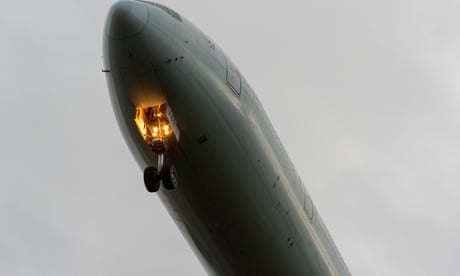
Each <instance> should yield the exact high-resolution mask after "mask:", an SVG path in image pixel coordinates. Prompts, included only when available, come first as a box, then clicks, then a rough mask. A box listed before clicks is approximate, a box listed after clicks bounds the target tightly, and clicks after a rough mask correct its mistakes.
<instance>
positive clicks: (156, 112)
mask: <svg viewBox="0 0 460 276" xmlns="http://www.w3.org/2000/svg"><path fill="white" fill-rule="evenodd" d="M160 110H161V108H160V106H159V105H158V106H151V107H147V108H142V107H138V108H136V115H135V117H134V122H136V126H137V128H138V130H139V133H140V134H141V136H142V138H143V139H144V141H145V142H146V143H147V144H149V145H153V144H154V142H156V141H163V140H166V139H167V138H168V137H169V136H170V135H171V133H172V131H171V127H170V125H169V122H168V119H167V116H166V114H164V113H162V112H161V111H160ZM163 110H164V109H163Z"/></svg>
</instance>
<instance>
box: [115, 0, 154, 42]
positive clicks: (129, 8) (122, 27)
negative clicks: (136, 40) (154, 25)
mask: <svg viewBox="0 0 460 276" xmlns="http://www.w3.org/2000/svg"><path fill="white" fill-rule="evenodd" d="M148 18H149V11H148V8H147V7H146V5H145V4H144V3H140V2H136V1H119V2H116V3H115V4H113V5H112V7H111V8H110V11H109V15H108V20H109V22H107V23H108V27H109V30H108V33H109V36H110V37H111V38H112V39H127V38H131V37H134V36H136V35H139V34H140V33H141V32H142V31H143V30H144V28H145V25H146V24H147V20H148Z"/></svg>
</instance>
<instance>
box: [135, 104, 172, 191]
mask: <svg viewBox="0 0 460 276" xmlns="http://www.w3.org/2000/svg"><path fill="white" fill-rule="evenodd" d="M134 121H135V123H136V125H137V128H138V130H139V133H140V134H141V136H142V138H143V139H144V141H145V142H146V144H147V145H149V146H150V149H151V150H152V151H153V152H154V153H155V154H156V155H157V166H156V167H155V166H149V167H147V168H145V169H144V184H145V187H146V188H147V191H149V192H151V193H153V192H157V191H158V190H159V189H160V184H161V183H163V186H164V187H165V188H166V189H168V190H171V189H174V188H175V187H176V185H177V175H176V169H175V168H174V167H173V166H172V165H171V164H169V162H165V154H166V141H167V140H168V138H169V137H170V136H171V133H172V132H173V129H174V126H175V119H174V116H173V115H172V111H171V110H170V109H169V107H168V106H167V104H166V103H165V104H161V105H158V106H151V107H146V108H142V107H138V108H136V115H135V117H134ZM175 130H176V131H178V129H177V128H175ZM174 132H175V131H174ZM178 137H179V136H178V133H176V139H179V138H178Z"/></svg>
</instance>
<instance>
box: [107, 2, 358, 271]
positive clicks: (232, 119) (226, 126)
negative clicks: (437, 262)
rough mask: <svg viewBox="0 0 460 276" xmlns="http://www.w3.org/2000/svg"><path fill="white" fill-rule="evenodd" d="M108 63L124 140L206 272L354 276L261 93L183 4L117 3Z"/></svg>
mask: <svg viewBox="0 0 460 276" xmlns="http://www.w3.org/2000/svg"><path fill="white" fill-rule="evenodd" d="M103 62H104V65H103V66H104V67H103V72H104V73H105V75H106V80H107V84H108V90H109V94H110V98H111V102H112V106H113V109H114V113H115V116H116V118H117V122H118V125H119V127H120V130H121V132H122V134H123V137H124V139H125V141H126V143H127V145H128V147H129V149H130V151H131V153H132V154H133V156H134V158H135V160H136V161H137V163H138V165H139V167H140V168H141V169H142V171H143V180H144V184H145V187H146V189H147V191H148V192H155V193H156V194H157V195H158V196H159V198H160V200H161V201H162V203H163V204H164V205H165V206H166V208H167V210H168V212H169V214H170V216H171V217H172V219H173V220H174V222H175V223H176V225H177V226H178V228H179V229H180V231H181V232H182V234H183V235H184V236H185V237H186V239H187V241H188V243H189V244H190V246H191V247H192V249H193V250H194V252H195V254H196V255H197V256H198V258H199V260H200V262H201V263H202V265H203V266H204V268H205V269H206V271H207V273H208V274H209V275H351V274H350V272H349V270H348V268H347V266H346V264H345V263H344V261H343V259H342V257H341V255H340V253H339V252H338V250H337V248H336V246H335V244H334V242H333V240H332V238H331V236H330V234H329V233H328V231H327V229H326V226H325V225H324V223H323V222H322V219H321V217H320V216H319V214H318V211H317V210H316V208H315V206H314V204H313V202H312V200H311V197H310V195H309V194H308V192H307V191H306V190H305V187H304V184H303V183H302V180H301V179H300V177H299V175H298V173H297V172H296V169H295V168H294V165H293V163H292V162H291V160H290V158H289V156H288V154H287V153H286V151H285V149H284V148H283V146H282V144H281V142H280V139H279V138H278V136H277V134H276V132H275V130H274V128H273V127H272V125H271V123H270V121H269V119H268V117H267V115H266V113H265V111H264V109H263V107H262V105H261V104H260V102H259V100H258V98H257V96H256V94H255V92H254V91H253V89H252V88H251V86H250V85H249V83H248V82H247V80H246V79H245V78H244V76H243V75H242V74H241V73H240V72H239V70H238V69H237V67H236V66H235V64H234V63H233V62H232V61H231V60H230V58H229V57H228V56H227V55H225V53H224V52H223V51H222V49H221V48H220V47H219V46H218V45H217V44H216V43H215V42H214V41H213V40H212V39H211V38H209V37H208V36H207V35H206V34H204V33H203V32H202V31H200V30H199V29H198V28H197V27H195V26H194V25H193V24H192V23H191V22H190V21H188V20H187V19H186V18H185V17H183V16H182V15H180V14H179V13H177V12H175V11H174V10H172V9H170V8H168V7H166V6H164V5H161V4H158V3H152V2H147V1H135V0H123V1H119V2H115V3H114V4H113V5H112V6H111V8H110V10H109V12H108V15H107V18H106V22H105V27H104V37H103Z"/></svg>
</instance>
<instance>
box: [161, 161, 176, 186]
mask: <svg viewBox="0 0 460 276" xmlns="http://www.w3.org/2000/svg"><path fill="white" fill-rule="evenodd" d="M161 181H162V182H163V186H164V187H165V188H166V189H168V190H172V189H174V188H176V187H177V172H176V168H175V167H174V166H172V165H171V166H169V168H168V167H165V168H163V171H162V173H161Z"/></svg>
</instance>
